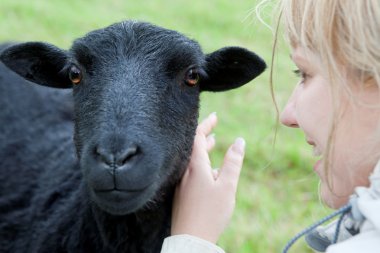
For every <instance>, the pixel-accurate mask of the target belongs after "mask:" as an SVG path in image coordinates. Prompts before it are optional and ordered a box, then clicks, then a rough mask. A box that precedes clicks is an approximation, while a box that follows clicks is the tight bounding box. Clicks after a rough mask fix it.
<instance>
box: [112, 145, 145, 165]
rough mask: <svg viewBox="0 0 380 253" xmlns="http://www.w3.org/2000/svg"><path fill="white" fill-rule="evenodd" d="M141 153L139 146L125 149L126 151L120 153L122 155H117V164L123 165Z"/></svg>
mask: <svg viewBox="0 0 380 253" xmlns="http://www.w3.org/2000/svg"><path fill="white" fill-rule="evenodd" d="M139 153H140V150H139V148H138V147H137V146H131V147H128V148H127V149H125V150H124V152H122V153H120V155H118V156H117V157H116V164H117V165H118V166H123V165H124V164H126V163H128V162H129V161H130V160H131V159H132V158H133V157H135V156H136V155H138V154H139Z"/></svg>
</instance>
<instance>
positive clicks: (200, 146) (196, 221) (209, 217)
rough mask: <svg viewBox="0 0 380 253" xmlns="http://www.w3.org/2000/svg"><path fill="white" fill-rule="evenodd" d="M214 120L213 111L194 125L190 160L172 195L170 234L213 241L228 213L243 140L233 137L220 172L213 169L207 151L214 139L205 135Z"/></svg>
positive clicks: (233, 203)
mask: <svg viewBox="0 0 380 253" xmlns="http://www.w3.org/2000/svg"><path fill="white" fill-rule="evenodd" d="M216 123H217V117H216V114H215V113H213V114H211V115H210V116H209V117H208V118H206V119H205V120H204V121H203V122H202V123H201V124H199V126H198V128H197V132H196V136H195V140H194V146H193V152H192V156H191V160H190V163H189V166H188V168H187V170H186V172H185V174H184V176H183V178H182V181H181V182H180V184H179V185H178V186H177V190H176V193H175V197H174V205H173V216H172V231H171V234H172V235H178V234H189V235H193V236H197V237H199V238H202V239H205V240H208V241H210V242H213V243H216V242H217V240H218V238H219V236H220V235H221V233H222V232H223V230H224V229H225V227H226V226H227V224H228V222H229V220H230V218H231V216H232V212H233V209H234V207H235V196H236V189H237V184H238V180H239V175H240V170H241V167H242V164H243V158H244V149H245V142H244V140H243V139H242V138H238V139H236V141H235V143H234V144H233V145H231V147H230V148H229V149H228V151H227V153H226V155H225V157H224V162H223V165H222V167H221V169H220V171H219V172H217V171H215V170H214V171H213V170H212V167H211V163H210V159H209V156H208V152H209V151H210V150H211V149H212V148H213V147H214V145H215V139H214V137H213V136H212V135H209V134H210V133H211V131H212V129H213V128H214V127H215V126H216Z"/></svg>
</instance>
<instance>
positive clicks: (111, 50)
mask: <svg viewBox="0 0 380 253" xmlns="http://www.w3.org/2000/svg"><path fill="white" fill-rule="evenodd" d="M72 51H74V55H82V56H83V55H91V57H94V58H103V59H104V58H110V59H112V58H113V59H115V58H119V57H120V56H124V57H136V56H142V57H143V58H144V59H145V60H149V59H151V60H160V59H163V60H172V59H173V58H186V59H188V61H193V62H197V63H198V62H201V61H203V58H204V55H203V53H202V50H201V48H200V46H199V44H198V43H197V42H196V41H194V40H191V39H189V38H187V37H186V36H184V35H182V34H180V33H178V32H176V31H173V30H168V29H165V28H161V27H158V26H155V25H152V24H149V23H144V22H137V21H124V22H121V23H116V24H113V25H111V26H109V27H106V28H104V29H99V30H95V31H92V32H90V33H88V34H87V35H86V36H84V37H83V38H80V39H77V40H76V41H75V42H74V44H73V47H72Z"/></svg>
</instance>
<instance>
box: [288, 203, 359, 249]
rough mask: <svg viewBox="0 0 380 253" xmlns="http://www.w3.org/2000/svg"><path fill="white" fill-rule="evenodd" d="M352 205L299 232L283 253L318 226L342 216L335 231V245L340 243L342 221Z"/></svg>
mask: <svg viewBox="0 0 380 253" xmlns="http://www.w3.org/2000/svg"><path fill="white" fill-rule="evenodd" d="M351 207H352V205H351V203H349V204H347V205H345V206H343V207H341V208H340V209H338V210H337V211H335V212H333V213H332V214H330V215H328V216H326V217H325V218H323V219H321V220H320V221H318V222H316V223H314V224H313V225H311V226H309V227H307V228H305V229H304V230H302V231H301V232H299V233H298V234H297V235H295V236H294V237H293V238H292V239H291V240H289V242H288V243H287V244H286V245H285V247H284V249H283V250H282V253H287V252H288V250H289V249H290V247H292V246H293V244H294V243H295V242H296V241H297V240H298V239H300V238H301V237H302V236H304V235H306V234H308V233H310V232H311V231H312V230H314V229H315V228H317V227H318V226H320V225H322V224H323V223H325V222H326V221H329V220H331V219H332V218H334V217H336V216H338V215H341V216H340V218H339V221H338V224H337V226H336V230H335V235H334V241H333V243H336V242H337V241H338V236H339V229H340V225H341V223H342V220H343V218H344V216H345V215H346V214H347V213H348V212H350V210H351Z"/></svg>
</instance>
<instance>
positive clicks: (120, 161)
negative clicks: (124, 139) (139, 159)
mask: <svg viewBox="0 0 380 253" xmlns="http://www.w3.org/2000/svg"><path fill="white" fill-rule="evenodd" d="M94 153H95V158H96V159H97V160H98V161H99V162H103V163H105V164H107V165H109V166H112V167H114V166H116V167H120V166H123V165H125V164H126V163H128V162H129V161H130V160H132V158H134V157H135V156H137V155H138V154H139V147H138V146H137V145H131V146H129V147H127V148H124V149H120V150H117V151H115V150H110V149H107V148H105V147H102V146H97V147H96V148H95V151H94Z"/></svg>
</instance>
